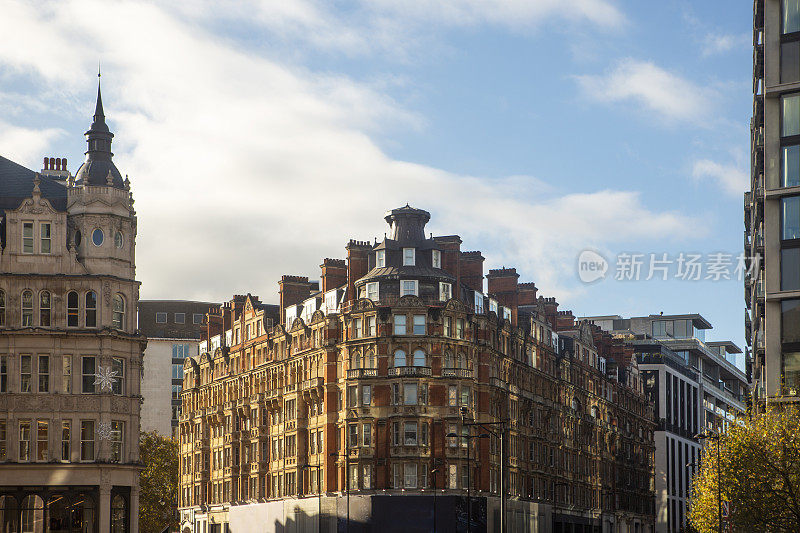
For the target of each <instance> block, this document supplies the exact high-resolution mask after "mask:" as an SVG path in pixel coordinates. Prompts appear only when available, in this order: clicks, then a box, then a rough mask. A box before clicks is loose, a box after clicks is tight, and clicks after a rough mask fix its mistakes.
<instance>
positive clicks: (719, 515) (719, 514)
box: [694, 433, 722, 533]
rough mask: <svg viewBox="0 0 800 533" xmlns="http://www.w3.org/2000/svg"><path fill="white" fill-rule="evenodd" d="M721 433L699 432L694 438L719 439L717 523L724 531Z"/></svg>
mask: <svg viewBox="0 0 800 533" xmlns="http://www.w3.org/2000/svg"><path fill="white" fill-rule="evenodd" d="M719 437H720V435H719V433H698V434H697V435H695V436H694V438H696V439H698V440H705V439H711V440H715V441H717V525H718V528H719V532H720V533H722V478H721V477H720V476H721V474H720V465H719Z"/></svg>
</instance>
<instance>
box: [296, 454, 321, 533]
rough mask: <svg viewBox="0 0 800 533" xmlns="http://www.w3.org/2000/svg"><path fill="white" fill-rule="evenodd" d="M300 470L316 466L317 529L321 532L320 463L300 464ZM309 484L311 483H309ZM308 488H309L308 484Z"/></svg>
mask: <svg viewBox="0 0 800 533" xmlns="http://www.w3.org/2000/svg"><path fill="white" fill-rule="evenodd" d="M300 468H301V469H302V470H306V469H308V468H316V469H317V531H318V532H319V533H322V481H321V480H320V477H319V474H320V468H322V465H307V464H306V465H300ZM309 485H311V483H309ZM309 488H311V487H310V486H309Z"/></svg>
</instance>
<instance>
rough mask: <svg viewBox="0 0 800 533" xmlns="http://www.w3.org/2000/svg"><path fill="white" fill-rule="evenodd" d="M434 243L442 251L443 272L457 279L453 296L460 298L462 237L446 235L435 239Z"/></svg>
mask: <svg viewBox="0 0 800 533" xmlns="http://www.w3.org/2000/svg"><path fill="white" fill-rule="evenodd" d="M433 241H434V242H435V243H436V244H437V245H438V246H439V248H441V250H442V270H444V271H445V272H447V273H448V274H450V275H451V276H453V277H454V278H456V284H455V287H453V296H455V297H456V298H458V297H460V294H459V293H458V287H459V286H460V284H461V262H460V261H459V259H461V237H459V236H458V235H444V236H442V237H434V238H433Z"/></svg>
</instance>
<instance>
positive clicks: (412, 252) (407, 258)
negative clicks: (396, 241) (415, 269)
mask: <svg viewBox="0 0 800 533" xmlns="http://www.w3.org/2000/svg"><path fill="white" fill-rule="evenodd" d="M416 255H417V249H416V248H403V266H414V265H416V264H417V258H416Z"/></svg>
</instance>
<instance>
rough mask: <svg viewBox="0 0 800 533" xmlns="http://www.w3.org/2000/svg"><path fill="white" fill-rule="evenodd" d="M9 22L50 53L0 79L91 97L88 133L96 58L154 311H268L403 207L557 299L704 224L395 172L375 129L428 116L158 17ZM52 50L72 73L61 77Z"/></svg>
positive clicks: (589, 196)
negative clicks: (239, 301) (592, 272)
mask: <svg viewBox="0 0 800 533" xmlns="http://www.w3.org/2000/svg"><path fill="white" fill-rule="evenodd" d="M581 5H593V4H592V3H591V2H589V3H586V2H585V3H584V4H581ZM598 5H600V3H598ZM11 8H12V9H10V10H9V11H8V12H12V13H14V19H13V20H12V21H10V22H6V23H5V24H4V23H3V22H0V34H2V33H3V30H4V29H6V27H10V26H14V27H15V28H17V35H18V37H20V38H22V39H29V38H28V37H26V36H36V37H37V38H38V37H39V36H41V38H42V40H43V41H44V43H40V44H39V45H38V47H35V48H34V49H31V48H27V47H26V46H25V41H23V42H20V43H18V46H16V45H15V46H4V45H0V67H3V66H8V65H14V66H15V68H17V69H18V71H19V72H22V73H24V72H29V73H34V77H35V78H36V79H37V80H40V83H39V85H40V86H41V90H42V91H46V90H48V89H47V88H48V87H53V86H61V85H69V84H72V85H73V86H76V87H78V86H80V87H79V89H80V94H81V104H82V107H83V108H84V115H85V117H86V119H85V123H86V124H88V122H89V120H90V114H91V111H92V109H93V87H92V85H93V82H94V80H93V78H92V74H91V73H92V72H93V69H94V66H95V65H96V59H97V50H102V52H103V64H104V67H103V69H104V72H105V74H104V76H103V80H104V103H105V106H106V115H107V117H108V118H109V121H110V124H111V127H112V129H113V130H114V131H115V134H116V136H115V141H114V147H115V153H116V154H117V155H116V162H117V165H118V167H119V168H120V170H121V171H122V172H123V174H130V178H131V182H132V186H133V194H134V197H135V199H136V209H137V212H138V217H139V236H138V238H137V266H138V267H139V268H138V271H137V272H138V274H137V275H138V277H139V278H140V279H141V280H142V282H143V287H142V295H143V297H149V298H166V297H173V298H198V299H217V300H219V299H223V298H226V297H229V296H230V295H231V294H233V293H239V292H243V291H250V292H253V293H256V294H260V295H261V296H262V297H263V298H264V299H265V300H266V301H274V300H275V295H276V290H277V280H278V279H279V276H280V275H281V274H284V273H297V274H307V275H309V276H311V277H316V276H318V268H317V265H319V263H320V261H321V258H323V257H343V255H344V249H343V247H344V244H346V242H347V240H348V239H349V238H357V239H362V240H366V239H371V238H372V237H375V236H377V237H378V238H381V235H382V233H383V232H384V231H386V226H385V225H384V223H383V220H382V215H383V212H384V211H385V210H386V209H390V208H393V207H397V206H400V205H404V204H405V203H406V202H409V203H411V204H412V205H415V206H418V207H422V208H425V209H428V210H429V211H431V213H432V216H433V220H432V221H431V224H430V227H429V230H430V231H432V232H434V233H438V234H450V233H455V232H458V233H460V234H461V236H462V238H463V240H464V247H465V248H468V249H469V248H478V247H480V246H481V244H483V249H484V250H483V251H484V253H485V254H486V256H487V258H488V262H487V267H488V266H495V265H498V264H506V265H512V264H515V265H517V266H518V267H519V270H520V271H521V272H522V273H523V276H524V277H525V278H527V279H533V280H534V281H536V282H537V283H538V284H539V286H540V287H541V288H542V289H543V291H544V292H545V293H546V294H553V293H555V294H556V295H557V294H559V291H561V294H564V293H566V292H567V291H569V290H570V285H571V284H574V281H573V276H572V273H571V271H565V268H564V265H570V266H571V265H572V264H573V262H574V259H575V257H577V253H578V251H579V250H580V249H582V248H585V247H586V246H588V245H591V246H594V247H602V246H604V245H607V244H609V243H612V242H627V241H628V240H630V239H655V238H666V237H668V236H670V235H677V234H682V233H684V234H685V233H688V229H689V228H690V227H692V225H693V221H692V220H691V219H689V218H687V217H685V216H682V215H680V214H677V213H669V212H658V211H653V210H650V209H648V208H647V207H646V206H645V205H644V202H643V201H642V199H641V198H640V197H639V195H638V194H636V193H633V192H625V191H612V190H603V191H598V192H592V193H578V194H569V195H566V196H561V197H559V196H556V195H555V192H554V191H553V190H552V189H549V190H548V188H547V187H545V186H543V185H542V184H541V182H539V181H537V180H535V179H530V178H526V177H520V176H516V177H509V178H507V179H488V178H483V177H477V176H464V175H458V174H454V173H451V172H447V171H445V170H441V169H437V168H432V167H429V166H424V165H419V164H415V163H412V162H406V161H398V160H394V159H392V158H390V157H388V156H387V155H386V154H385V153H383V152H382V151H381V150H380V149H379V148H378V146H377V145H376V143H375V142H374V141H373V140H372V139H371V137H370V134H371V132H373V131H375V130H376V129H381V128H386V127H392V126H396V125H404V126H407V125H412V126H419V124H420V123H422V122H423V121H424V119H423V118H420V117H418V116H417V115H416V114H415V113H413V112H409V111H407V110H405V109H402V108H400V107H399V106H398V105H397V103H396V102H394V101H392V100H391V99H390V98H388V97H386V96H385V95H384V94H382V93H380V92H379V91H377V90H375V89H374V88H372V87H370V86H366V85H364V84H359V83H357V82H354V81H353V80H351V79H348V78H346V77H343V76H336V75H330V74H326V75H320V74H318V73H315V72H310V71H308V70H305V69H299V68H295V67H290V66H287V64H285V63H281V62H278V61H276V60H274V59H272V58H270V57H267V56H265V55H260V54H258V53H256V52H255V51H253V50H252V49H243V48H239V47H238V45H237V44H236V43H235V42H231V41H230V40H227V39H225V38H222V37H220V36H219V35H218V34H215V33H213V32H211V31H210V30H204V29H199V28H198V27H197V26H196V25H195V24H194V23H193V22H191V21H189V20H187V19H186V18H183V17H179V16H176V15H175V14H173V13H171V12H169V11H165V10H164V9H162V8H160V7H157V6H155V5H153V4H136V3H130V2H128V3H122V4H118V3H109V2H99V1H92V0H73V1H68V2H59V3H55V4H47V5H46V9H44V10H42V9H41V8H38V9H37V8H30V9H29V8H27V7H25V5H24V4H13V5H12V6H11ZM552 9H556V8H552ZM43 12H44V13H45V14H44V15H43V14H42V13H43ZM85 13H91V17H86V16H83V15H84V14H85ZM598 16H599V15H598ZM308 17H310V18H312V19H313V18H314V17H315V15H314V14H313V13H312V14H309V15H308ZM1 42H6V40H5V39H4V40H1ZM51 49H57V50H59V52H58V54H59V56H60V57H61V58H62V60H63V61H64V65H62V67H60V68H58V69H53V68H51V67H52V59H50V57H49V54H50V50H51ZM81 73H85V75H83V76H82V75H81ZM77 90H78V89H77V88H76V91H77ZM84 127H85V125H81V126H80V127H78V128H74V129H73V128H70V129H71V132H72V133H71V134H70V135H74V136H75V137H76V138H77V137H80V135H81V133H82V132H83V129H82V128H84ZM31 146H33V148H35V149H41V143H40V144H39V145H36V143H32V145H31ZM33 148H26V149H28V150H33ZM19 149H20V150H22V148H19ZM6 153H7V155H8V156H10V157H12V158H15V157H16V155H17V154H18V153H20V152H14V151H10V152H6Z"/></svg>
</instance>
